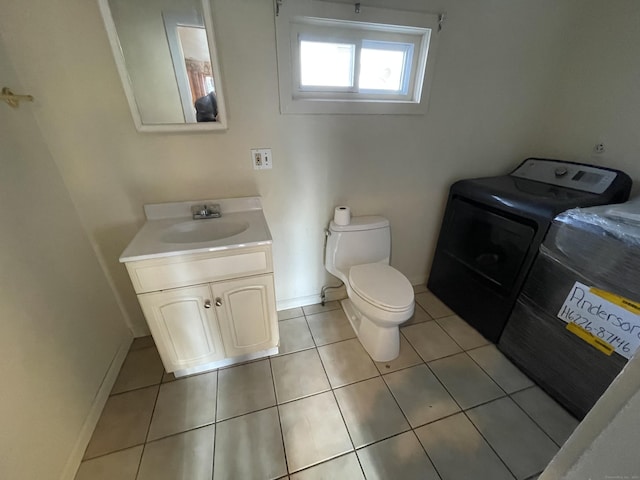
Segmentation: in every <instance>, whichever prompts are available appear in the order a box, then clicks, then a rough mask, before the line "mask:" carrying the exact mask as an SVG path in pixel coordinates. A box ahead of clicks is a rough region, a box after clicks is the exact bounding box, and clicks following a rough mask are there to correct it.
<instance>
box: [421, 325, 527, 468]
mask: <svg viewBox="0 0 640 480" xmlns="http://www.w3.org/2000/svg"><path fill="white" fill-rule="evenodd" d="M443 330H444V329H443ZM445 333H446V331H445ZM447 335H449V334H448V333H447ZM454 341H455V340H454ZM450 356H451V355H450ZM425 364H426V362H425ZM426 365H427V368H428V369H429V371H430V372H431V374H432V375H433V376H434V377H435V379H436V380H437V381H438V383H440V385H441V386H442V388H444V390H445V391H446V392H447V393H448V394H449V396H450V397H451V399H452V400H453V401H454V402H455V403H456V405H458V408H460V412H456V413H462V414H463V415H464V416H465V417H466V418H467V420H468V421H469V422H471V425H473V427H474V428H475V429H476V431H477V432H478V433H479V434H480V436H481V437H482V439H483V440H484V441H485V443H486V444H487V445H488V446H489V448H490V449H491V450H492V451H493V453H495V455H496V457H498V459H499V460H500V461H501V462H502V464H503V465H504V466H505V468H506V469H507V471H508V472H509V473H510V474H511V475H512V476H513V478H517V477H516V475H515V474H514V473H513V472H512V471H511V469H510V468H509V467H508V466H507V464H506V463H505V461H504V460H503V459H502V457H501V456H500V455H498V452H497V451H496V450H495V449H494V448H493V446H492V445H491V444H490V443H489V441H488V440H487V439H486V438H485V437H484V435H482V432H480V430H479V429H478V427H477V426H476V424H475V423H473V421H472V420H471V418H469V415H467V413H466V410H465V409H463V408H462V406H461V405H460V404H459V403H458V401H457V400H456V399H455V397H454V396H453V395H452V394H451V392H450V391H449V389H448V388H447V387H446V386H445V385H444V384H443V383H442V381H441V380H440V379H439V378H438V376H437V375H436V373H435V372H434V371H433V370H431V368H430V367H429V365H428V364H426ZM500 398H505V397H500ZM496 400H498V399H497V398H494V399H493V400H489V401H488V402H485V403H484V404H487V403H491V402H494V401H496ZM484 404H483V405H484ZM478 406H480V405H475V406H473V407H469V409H468V410H471V409H472V408H476V407H478ZM450 416H453V415H450ZM432 423H433V422H432Z"/></svg>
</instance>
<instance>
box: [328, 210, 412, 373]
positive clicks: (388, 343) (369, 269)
mask: <svg viewBox="0 0 640 480" xmlns="http://www.w3.org/2000/svg"><path fill="white" fill-rule="evenodd" d="M390 254H391V229H390V227H389V220H387V219H386V218H384V217H379V216H363V217H352V218H351V223H350V224H349V225H337V224H336V223H335V222H333V221H331V223H330V224H329V236H328V238H327V246H326V255H325V268H326V269H327V270H328V271H329V273H331V274H333V275H335V276H336V277H338V278H339V279H340V280H342V281H343V282H344V284H345V286H346V287H347V295H348V296H349V298H348V299H346V300H343V301H342V307H343V309H344V311H345V313H346V314H347V317H348V318H349V321H350V322H351V326H352V327H353V329H354V330H355V332H356V334H357V335H358V338H359V339H360V343H362V346H363V347H364V348H365V349H366V350H367V352H369V355H371V358H373V359H374V360H375V361H377V362H388V361H390V360H393V359H394V358H396V357H397V356H398V355H399V353H400V331H399V329H398V327H399V325H400V324H401V323H402V322H404V321H406V320H408V319H409V318H411V316H412V315H413V309H414V295H413V287H412V286H411V283H409V280H407V278H406V277H405V276H404V275H403V274H402V273H400V272H399V271H397V270H396V269H395V268H393V267H391V266H390V265H389V255H390Z"/></svg>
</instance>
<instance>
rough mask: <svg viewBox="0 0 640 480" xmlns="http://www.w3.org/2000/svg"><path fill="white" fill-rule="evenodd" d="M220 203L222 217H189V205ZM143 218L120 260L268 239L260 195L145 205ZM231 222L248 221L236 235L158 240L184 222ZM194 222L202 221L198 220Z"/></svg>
mask: <svg viewBox="0 0 640 480" xmlns="http://www.w3.org/2000/svg"><path fill="white" fill-rule="evenodd" d="M212 203H218V204H220V211H221V213H222V217H220V218H209V219H203V220H193V219H192V218H191V210H190V208H191V205H201V204H207V205H209V204H212ZM144 208H145V215H146V217H147V222H146V223H145V224H144V225H143V226H142V228H141V229H140V231H138V233H137V234H136V236H135V237H134V238H133V240H131V242H130V243H129V245H128V246H127V248H125V250H124V252H122V255H121V256H120V262H121V263H125V262H135V261H139V260H148V259H151V258H160V257H171V256H176V255H185V254H191V253H203V252H215V251H221V250H229V249H232V248H242V247H254V246H259V245H269V244H271V243H272V238H271V232H270V231H269V226H268V225H267V221H266V219H265V217H264V213H263V211H262V204H261V201H260V197H245V198H230V199H218V200H194V201H189V202H177V203H163V204H153V205H145V207H144ZM216 221H222V222H234V223H238V224H248V228H247V229H246V230H244V231H242V232H240V233H238V234H236V235H233V236H229V237H226V238H222V239H219V240H209V241H206V242H195V243H168V242H167V241H166V240H164V241H163V240H162V238H163V237H164V236H165V234H166V233H167V232H168V231H171V229H172V228H175V227H176V226H178V225H179V224H185V223H186V222H212V223H211V225H215V222H216ZM198 225H204V224H200V223H198Z"/></svg>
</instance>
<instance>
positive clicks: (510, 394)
mask: <svg viewBox="0 0 640 480" xmlns="http://www.w3.org/2000/svg"><path fill="white" fill-rule="evenodd" d="M489 345H493V346H495V347H496V348H497V345H496V344H495V343H490V344H489ZM483 346H485V347H486V345H483ZM477 348H482V347H477ZM470 350H473V349H470ZM464 353H466V354H467V356H468V357H469V358H471V360H472V361H473V362H474V363H475V364H476V365H478V367H480V369H481V370H482V371H483V372H485V373H486V374H487V376H489V377H490V378H491V380H493V377H491V375H490V374H489V372H487V371H486V370H485V369H484V368H482V365H480V364H479V363H478V362H476V360H475V359H474V358H473V357H472V356H471V355H469V353H468V352H467V351H466V350H465V352H464ZM507 360H508V359H507ZM514 366H515V365H514ZM516 368H518V367H516ZM518 371H519V372H521V370H520V369H519V368H518ZM521 373H522V372H521ZM522 374H523V375H524V373H522ZM525 376H526V375H525ZM527 379H529V380H530V381H531V382H532V383H533V385H529V386H528V387H525V388H521V389H519V390H515V391H513V392H507V391H506V390H505V389H504V388H502V386H501V385H499V384H498V382H496V381H495V380H493V381H494V383H495V384H496V385H498V387H500V389H502V391H503V392H505V394H506V396H507V397H508V398H509V399H511V401H512V402H513V403H515V404H516V405H517V406H518V408H519V409H520V410H522V412H524V414H525V415H526V416H527V417H528V418H529V419H530V420H531V421H532V422H533V423H534V424H535V425H536V426H537V427H538V428H539V429H540V430H542V432H543V433H544V434H545V435H546V436H547V437H549V439H550V440H551V441H552V442H553V443H554V445H556V446H557V447H558V448H562V445H559V444H558V442H556V441H555V440H554V439H553V438H552V437H551V435H550V434H549V433H548V432H547V430H546V429H545V428H543V427H542V425H540V424H539V423H538V422H537V421H536V420H535V419H534V418H533V417H532V416H531V415H529V413H528V412H527V411H526V410H525V409H524V408H523V407H522V406H521V405H520V404H519V403H518V402H517V401H516V400H515V399H514V398H512V395H514V394H516V393H519V392H524V391H525V390H529V389H533V388H535V387H538V385H537V384H536V383H535V382H533V380H531V379H530V378H529V377H527ZM538 388H540V387H538ZM554 401H555V400H554ZM477 406H480V405H477ZM474 408H475V407H474ZM563 410H564V409H563ZM565 411H566V410H565ZM572 417H573V416H572Z"/></svg>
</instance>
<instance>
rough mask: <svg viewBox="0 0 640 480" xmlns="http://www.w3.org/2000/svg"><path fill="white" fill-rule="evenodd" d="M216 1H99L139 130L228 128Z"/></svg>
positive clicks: (132, 113) (167, 130) (170, 130)
mask: <svg viewBox="0 0 640 480" xmlns="http://www.w3.org/2000/svg"><path fill="white" fill-rule="evenodd" d="M210 1H211V0H98V3H99V6H100V11H101V13H102V18H103V20H104V24H105V27H106V29H107V34H108V35H109V42H110V43H111V48H112V50H113V55H114V58H115V61H116V65H117V67H118V72H119V73H120V78H121V80H122V85H123V87H124V91H125V94H126V96H127V100H128V102H129V107H130V108H131V115H132V116H133V120H134V122H135V124H136V128H137V129H138V131H140V132H175V131H198V130H224V129H226V128H227V118H226V110H225V103H224V96H223V94H222V85H221V83H222V82H221V80H220V66H219V61H218V54H217V52H216V48H215V41H214V38H215V37H214V32H213V13H212V10H211V4H210Z"/></svg>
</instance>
